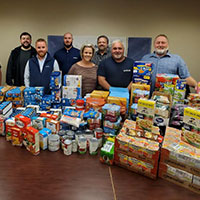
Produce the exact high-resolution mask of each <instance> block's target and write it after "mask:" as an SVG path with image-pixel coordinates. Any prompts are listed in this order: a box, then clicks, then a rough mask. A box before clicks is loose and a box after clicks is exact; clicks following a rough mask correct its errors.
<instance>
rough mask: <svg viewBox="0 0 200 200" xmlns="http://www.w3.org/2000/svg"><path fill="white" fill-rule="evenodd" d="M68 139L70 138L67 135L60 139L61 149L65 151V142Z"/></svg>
mask: <svg viewBox="0 0 200 200" xmlns="http://www.w3.org/2000/svg"><path fill="white" fill-rule="evenodd" d="M66 139H68V136H67V135H63V136H62V137H61V138H60V142H61V148H62V149H64V141H65V140H66Z"/></svg>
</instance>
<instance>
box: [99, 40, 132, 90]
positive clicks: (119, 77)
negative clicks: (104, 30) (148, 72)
mask: <svg viewBox="0 0 200 200" xmlns="http://www.w3.org/2000/svg"><path fill="white" fill-rule="evenodd" d="M111 55H112V56H111V57H109V58H106V59H105V60H102V61H101V62H100V65H99V68H98V71H97V75H98V82H99V84H100V85H101V86H102V87H103V88H104V89H106V90H109V88H110V87H111V86H112V87H124V88H126V87H127V88H128V89H129V90H130V88H131V83H132V76H133V63H134V61H133V60H132V59H131V58H127V57H125V56H124V45H123V43H122V42H121V41H120V40H115V41H113V43H112V48H111Z"/></svg>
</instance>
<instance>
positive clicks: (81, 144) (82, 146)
mask: <svg viewBox="0 0 200 200" xmlns="http://www.w3.org/2000/svg"><path fill="white" fill-rule="evenodd" d="M78 152H79V153H80V154H85V153H86V152H87V139H86V138H85V137H83V136H80V137H79V138H78Z"/></svg>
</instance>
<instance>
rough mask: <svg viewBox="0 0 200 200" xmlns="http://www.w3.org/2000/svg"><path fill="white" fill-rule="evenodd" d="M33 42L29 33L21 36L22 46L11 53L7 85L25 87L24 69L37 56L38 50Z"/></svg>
mask: <svg viewBox="0 0 200 200" xmlns="http://www.w3.org/2000/svg"><path fill="white" fill-rule="evenodd" d="M31 42H32V38H31V35H30V34H29V33H27V32H23V33H22V34H21V35H20V43H21V45H20V46H18V47H16V48H15V49H13V50H12V51H11V54H10V57H9V60H8V65H7V72H6V83H7V84H8V85H15V86H23V85H24V69H25V65H26V62H27V61H28V60H29V59H30V58H31V57H33V56H35V55H36V50H35V48H34V47H32V46H31Z"/></svg>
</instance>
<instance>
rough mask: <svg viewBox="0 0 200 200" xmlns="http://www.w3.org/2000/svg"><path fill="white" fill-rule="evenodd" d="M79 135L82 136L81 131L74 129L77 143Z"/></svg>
mask: <svg viewBox="0 0 200 200" xmlns="http://www.w3.org/2000/svg"><path fill="white" fill-rule="evenodd" d="M80 136H83V131H80V130H79V131H76V133H75V140H76V142H77V143H78V138H79V137H80Z"/></svg>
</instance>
